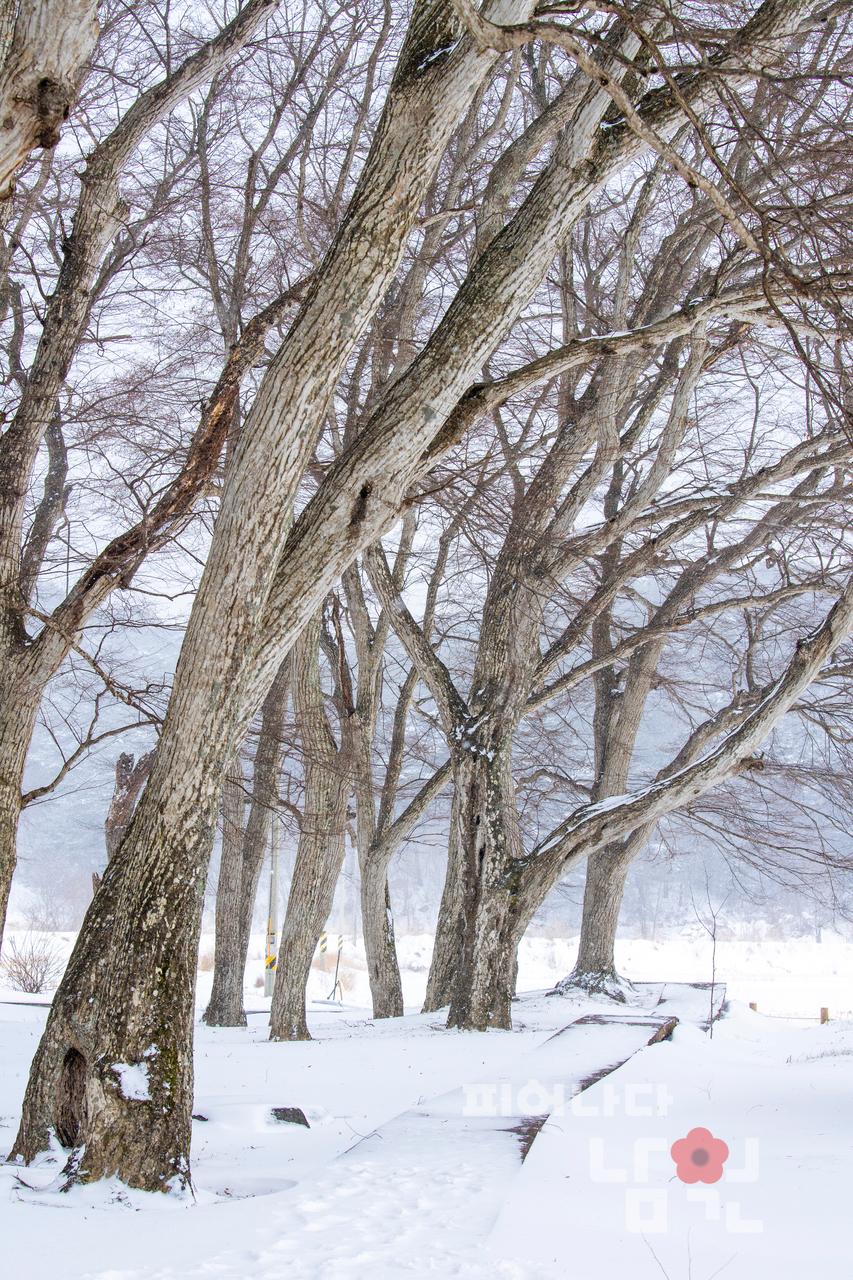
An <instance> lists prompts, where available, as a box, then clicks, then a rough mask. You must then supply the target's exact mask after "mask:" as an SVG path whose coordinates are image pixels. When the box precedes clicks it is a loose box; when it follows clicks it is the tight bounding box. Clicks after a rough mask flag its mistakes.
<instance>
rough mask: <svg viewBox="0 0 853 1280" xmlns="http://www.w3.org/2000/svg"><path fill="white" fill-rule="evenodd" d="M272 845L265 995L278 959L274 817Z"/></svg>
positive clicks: (276, 867) (274, 820)
mask: <svg viewBox="0 0 853 1280" xmlns="http://www.w3.org/2000/svg"><path fill="white" fill-rule="evenodd" d="M271 835H272V847H271V850H270V896H269V906H268V909H267V945H266V954H265V956H264V995H265V996H271V995H272V991H273V987H274V986H275V964H276V960H277V959H278V926H277V923H276V916H277V914H278V838H279V830H278V822H277V821H276V815H275V814H273V819H272V832H271Z"/></svg>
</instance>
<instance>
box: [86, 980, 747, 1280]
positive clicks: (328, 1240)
mask: <svg viewBox="0 0 853 1280" xmlns="http://www.w3.org/2000/svg"><path fill="white" fill-rule="evenodd" d="M724 994H725V993H724V988H721V989H720V990H719V992H718V1001H717V1003H718V1005H719V1003H721V1002H722V999H723V997H724ZM662 1000H664V1005H663V1007H661V1001H662ZM542 1003H544V1002H543V999H542V997H539V998H538V999H534V1000H533V1001H524V1000H522V1001H520V1002H518V1003H517V1005H516V1006H515V1010H516V1012H517V1013H518V1014H519V1016H520V1017H522V1018H523V1017H524V1016H529V1014H530V1013H533V1012H534V1011H535V1009H536V1006H537V1005H541V1004H542ZM551 1004H552V1006H553V1008H554V1010H555V1011H559V1010H560V1009H561V1006H562V1005H563V1002H562V1001H556V1002H551ZM659 1010H660V1011H659ZM707 1011H708V1002H707V995H706V993H705V992H704V991H702V990H699V991H697V990H696V989H691V988H683V987H682V986H681V985H680V984H670V985H669V986H667V987H666V988H664V987H663V985H662V984H657V985H651V984H648V985H642V986H638V988H637V989H636V992H635V997H634V999H633V1000H632V1002H631V1004H630V1005H629V1006H626V1007H625V1008H624V1009H619V1010H618V1011H615V1012H607V1013H597V1014H592V1015H585V1016H583V1017H581V1018H580V1019H576V1020H575V1021H574V1022H572V1023H570V1024H568V1025H567V1026H564V1027H561V1028H559V1029H558V1030H557V1031H556V1032H555V1033H553V1034H551V1035H549V1036H548V1037H547V1038H546V1039H545V1040H544V1041H543V1042H541V1043H539V1044H537V1045H535V1046H534V1047H533V1048H531V1049H530V1050H529V1051H528V1052H526V1053H524V1054H523V1055H521V1057H520V1058H518V1059H517V1061H516V1062H515V1063H514V1064H513V1065H512V1067H511V1069H510V1070H508V1071H505V1072H504V1073H502V1074H501V1075H500V1077H496V1076H491V1077H489V1076H486V1077H484V1078H482V1079H477V1080H472V1081H469V1082H468V1083H467V1084H466V1085H465V1086H462V1087H459V1088H457V1089H453V1090H449V1091H448V1092H446V1093H443V1094H440V1095H438V1096H437V1097H435V1098H432V1099H430V1100H428V1101H426V1102H424V1103H422V1104H420V1105H418V1106H417V1107H415V1108H412V1109H410V1110H408V1111H406V1112H404V1113H402V1114H401V1115H398V1116H396V1117H395V1118H394V1119H392V1120H390V1121H388V1122H387V1123H386V1124H384V1125H382V1126H381V1127H380V1128H379V1129H377V1130H375V1131H374V1132H373V1133H371V1134H369V1135H367V1136H366V1137H365V1138H363V1139H361V1140H360V1141H359V1142H358V1143H357V1144H356V1145H355V1146H354V1147H352V1148H351V1149H350V1150H349V1151H347V1152H344V1153H343V1155H341V1156H340V1157H339V1158H338V1159H337V1160H336V1161H335V1162H334V1164H333V1166H332V1167H331V1169H328V1170H326V1171H324V1173H323V1175H322V1177H321V1178H319V1179H316V1180H315V1181H313V1183H311V1184H310V1185H308V1186H305V1185H302V1186H301V1187H300V1188H298V1189H297V1190H295V1191H294V1192H293V1193H291V1194H290V1196H288V1197H287V1199H286V1200H285V1199H284V1198H280V1197H276V1204H275V1209H274V1214H275V1220H276V1222H277V1224H279V1225H278V1227H277V1228H276V1229H274V1230H273V1231H272V1232H271V1233H269V1234H267V1238H266V1241H265V1243H264V1244H263V1245H262V1246H261V1247H260V1248H257V1249H253V1250H249V1251H240V1252H233V1253H232V1252H229V1253H227V1254H225V1255H223V1256H221V1257H220V1258H218V1259H215V1260H209V1261H207V1262H205V1263H204V1264H203V1265H202V1266H201V1267H199V1268H190V1269H189V1270H182V1274H184V1275H186V1276H188V1277H205V1276H224V1277H236V1276H238V1275H240V1274H241V1273H242V1274H253V1275H258V1276H263V1277H267V1276H268V1277H273V1276H279V1275H287V1276H293V1277H296V1280H303V1278H304V1280H313V1278H314V1277H316V1276H318V1275H319V1274H322V1275H323V1276H329V1277H333V1278H334V1280H359V1278H362V1277H365V1276H371V1277H373V1276H376V1277H386V1276H387V1277H388V1278H389V1280H390V1278H391V1277H394V1276H400V1275H406V1274H411V1275H417V1276H420V1275H424V1276H428V1275H436V1276H461V1277H470V1278H471V1280H479V1277H489V1276H505V1277H508V1278H513V1277H518V1278H519V1280H521V1278H527V1277H530V1278H531V1280H532V1278H533V1277H534V1276H541V1277H548V1276H550V1275H554V1276H555V1277H556V1276H557V1275H558V1274H560V1270H559V1268H558V1267H557V1266H556V1265H555V1266H554V1268H553V1270H552V1269H551V1267H549V1266H547V1265H544V1266H543V1262H542V1261H541V1260H538V1261H537V1262H536V1263H535V1265H532V1264H531V1263H530V1262H529V1261H527V1260H524V1259H523V1258H522V1257H520V1256H518V1257H514V1256H513V1255H515V1254H516V1253H517V1254H519V1255H523V1254H524V1252H525V1249H526V1246H525V1243H524V1242H523V1241H522V1240H521V1239H519V1240H518V1243H517V1245H516V1246H514V1245H513V1243H512V1241H504V1242H503V1246H502V1249H501V1251H500V1254H498V1253H496V1252H494V1251H492V1250H490V1249H488V1248H485V1249H484V1247H483V1242H484V1240H485V1239H486V1238H487V1237H488V1236H489V1233H490V1232H491V1230H492V1229H493V1227H494V1226H495V1223H496V1221H497V1219H498V1216H499V1214H500V1212H501V1208H502V1206H503V1204H504V1201H505V1200H506V1197H507V1195H508V1194H509V1193H510V1191H511V1188H512V1184H513V1182H514V1180H515V1179H516V1178H517V1176H518V1173H519V1170H520V1168H521V1164H522V1159H523V1155H524V1152H525V1149H526V1148H527V1146H528V1143H529V1142H530V1141H531V1140H532V1139H533V1138H534V1137H535V1132H533V1133H531V1132H529V1122H530V1120H531V1118H532V1117H533V1118H535V1120H536V1125H535V1128H538V1125H539V1124H540V1123H541V1122H542V1121H543V1120H544V1119H545V1115H546V1114H548V1113H554V1112H555V1113H557V1114H559V1115H560V1116H561V1117H562V1116H565V1115H567V1114H568V1112H569V1111H570V1108H571V1099H572V1096H573V1095H574V1094H575V1093H576V1092H577V1091H579V1090H580V1089H583V1088H585V1087H587V1082H588V1081H590V1080H591V1079H598V1078H600V1077H601V1076H602V1075H604V1074H607V1073H608V1072H609V1071H610V1070H612V1069H614V1068H615V1067H618V1066H620V1065H621V1064H622V1063H624V1062H625V1061H626V1060H627V1059H628V1058H630V1057H631V1056H632V1055H633V1054H635V1053H636V1052H638V1051H639V1050H640V1049H643V1048H645V1047H646V1045H647V1044H648V1041H649V1039H650V1037H651V1036H652V1035H654V1033H655V1032H656V1031H657V1030H658V1029H659V1028H660V1027H662V1026H663V1025H664V1024H665V1023H666V1022H667V1021H668V1020H669V1019H670V1018H671V1017H672V1016H673V1014H680V1015H681V1016H682V1017H683V1018H684V1019H685V1020H692V1021H696V1022H698V1021H701V1019H702V1018H703V1017H705V1016H706V1015H707ZM467 1038H468V1039H469V1040H470V1038H471V1037H470V1036H469V1037H467ZM537 1107H539V1108H541V1109H542V1110H539V1111H537V1110H536V1108H537ZM265 1234H266V1233H265ZM276 1237H277V1238H276ZM451 1242H452V1243H451ZM97 1275H98V1280H142V1277H143V1276H144V1277H146V1278H147V1280H176V1277H177V1275H178V1272H177V1271H176V1270H175V1269H174V1268H173V1267H166V1268H164V1269H162V1270H146V1271H145V1272H135V1271H130V1272H125V1271H118V1272H113V1271H110V1272H103V1273H97Z"/></svg>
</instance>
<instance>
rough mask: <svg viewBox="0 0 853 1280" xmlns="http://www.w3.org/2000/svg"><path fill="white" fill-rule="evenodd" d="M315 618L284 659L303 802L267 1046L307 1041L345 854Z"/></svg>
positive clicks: (343, 758)
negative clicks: (320, 951)
mask: <svg viewBox="0 0 853 1280" xmlns="http://www.w3.org/2000/svg"><path fill="white" fill-rule="evenodd" d="M319 645H320V618H319V616H317V617H315V618H314V619H313V620H312V622H311V624H310V626H308V627H307V628H306V630H305V632H304V634H303V635H302V636H301V637H300V639H299V641H298V643H297V645H296V647H295V649H294V651H293V657H292V664H293V665H292V671H293V702H294V707H295V710H296V717H297V720H298V722H299V734H300V737H301V739H302V750H303V758H304V761H305V802H304V805H303V811H302V823H301V826H300V832H299V847H298V849H297V851H296V863H295V865H294V868H293V878H292V880H291V882H290V895H289V897H288V900H287V911H286V913H285V917H284V925H283V927H282V931H281V942H280V944H279V949H278V960H277V962H276V973H275V987H274V989H273V998H272V1014H271V1017H270V1039H272V1040H310V1038H311V1037H310V1035H309V1033H308V1023H307V1020H306V1016H305V988H306V987H307V985H308V974H309V972H310V969H311V961H312V959H313V957H314V952H315V950H316V947H317V943H318V941H319V938H320V934H321V933H322V932H323V926H324V924H325V923H326V921H327V919H328V917H329V912H330V911H331V909H332V902H333V899H334V896H335V885H336V884H337V882H338V876H339V875H340V873H341V866H342V865H343V860H344V851H345V847H346V842H345V832H346V823H347V802H348V800H349V796H350V790H351V779H350V762H349V759H348V754H347V752H346V750H344V749H341V750H338V748H337V746H336V744H335V740H334V738H333V736H332V731H331V728H330V726H329V722H328V720H327V718H326V712H325V708H324V705H323V690H322V687H321V684H320V666H319V660H318V649H319Z"/></svg>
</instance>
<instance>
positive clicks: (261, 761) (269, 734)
mask: <svg viewBox="0 0 853 1280" xmlns="http://www.w3.org/2000/svg"><path fill="white" fill-rule="evenodd" d="M287 687H288V663H287V662H283V663H282V665H281V668H280V669H279V672H278V674H277V675H276V678H275V680H274V681H273V684H272V687H271V688H270V691H269V693H268V694H267V696H266V699H265V700H264V706H263V711H262V713H261V727H260V733H259V735H258V746H257V750H256V752H255V772H254V777H253V779H252V802H251V805H250V806H249V816H248V818H247V820H246V826H245V830H244V831H242V832H241V837H240V840H239V843H238V844H237V845H234V844H233V843H230V842H229V843H228V844H227V846H226V841H225V840H224V838H223V844H222V864H221V866H220V869H219V881H218V884H217V888H216V943H215V951H214V961H213V986H212V987H211V992H210V1000H209V1002H208V1006H207V1009H206V1010H205V1012H204V1015H203V1019H204V1021H205V1022H206V1023H207V1025H208V1026H210V1027H244V1026H245V1025H246V1011H245V1009H244V1008H243V983H244V979H245V973H246V958H247V956H248V952H249V939H250V937H251V932H252V915H253V913H254V909H255V898H256V896H257V892H258V881H259V879H260V875H261V868H262V867H263V863H264V857H265V856H266V851H267V847H268V845H269V839H270V829H271V824H272V821H273V818H274V813H275V806H276V804H277V802H278V771H279V766H280V764H281V752H282V745H281V721H282V717H283V715H284V709H285V705H286V703H287Z"/></svg>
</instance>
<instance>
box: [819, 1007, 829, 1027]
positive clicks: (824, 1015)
mask: <svg viewBox="0 0 853 1280" xmlns="http://www.w3.org/2000/svg"><path fill="white" fill-rule="evenodd" d="M825 1022H829V1010H828V1009H827V1008H825V1007H823V1008H821V1011H820V1025H821V1026H823V1024H824V1023H825Z"/></svg>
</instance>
